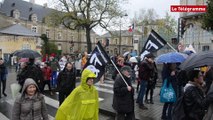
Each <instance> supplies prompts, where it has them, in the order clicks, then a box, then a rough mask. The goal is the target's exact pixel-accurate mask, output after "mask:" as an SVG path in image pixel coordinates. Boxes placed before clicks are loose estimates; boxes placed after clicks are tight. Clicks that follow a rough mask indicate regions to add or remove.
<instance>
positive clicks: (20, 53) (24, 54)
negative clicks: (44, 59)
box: [13, 49, 41, 58]
mask: <svg viewBox="0 0 213 120" xmlns="http://www.w3.org/2000/svg"><path fill="white" fill-rule="evenodd" d="M13 56H17V57H21V58H37V57H41V55H40V54H39V53H38V52H36V51H33V50H30V49H24V50H17V51H15V52H14V53H13Z"/></svg>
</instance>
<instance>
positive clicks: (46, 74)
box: [42, 67, 52, 80]
mask: <svg viewBox="0 0 213 120" xmlns="http://www.w3.org/2000/svg"><path fill="white" fill-rule="evenodd" d="M42 72H43V76H44V80H51V75H52V70H51V68H50V67H44V68H42Z"/></svg>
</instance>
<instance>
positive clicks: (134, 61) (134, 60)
mask: <svg viewBox="0 0 213 120" xmlns="http://www.w3.org/2000/svg"><path fill="white" fill-rule="evenodd" d="M129 62H132V63H138V60H137V58H136V57H131V58H129Z"/></svg>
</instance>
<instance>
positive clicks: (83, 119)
mask: <svg viewBox="0 0 213 120" xmlns="http://www.w3.org/2000/svg"><path fill="white" fill-rule="evenodd" d="M88 77H95V74H94V73H93V72H92V71H90V70H88V69H85V70H84V71H83V72H82V76H81V84H80V85H79V86H78V87H76V88H75V89H74V90H73V91H72V93H71V94H70V95H69V96H68V97H67V98H66V99H65V101H64V102H63V103H62V104H61V106H60V107H59V108H58V110H57V113H56V117H55V118H56V120H98V111H99V101H98V91H97V90H96V88H95V87H94V86H93V85H92V86H89V85H87V83H86V81H87V78H88Z"/></svg>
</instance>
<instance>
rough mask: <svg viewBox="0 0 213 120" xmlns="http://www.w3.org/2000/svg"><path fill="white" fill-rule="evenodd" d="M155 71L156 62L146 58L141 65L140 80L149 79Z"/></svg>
mask: <svg viewBox="0 0 213 120" xmlns="http://www.w3.org/2000/svg"><path fill="white" fill-rule="evenodd" d="M153 73H154V64H152V63H149V62H148V61H147V60H144V61H143V62H141V64H140V65H139V78H140V80H147V81H148V80H149V79H150V78H151V77H152V75H153Z"/></svg>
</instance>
